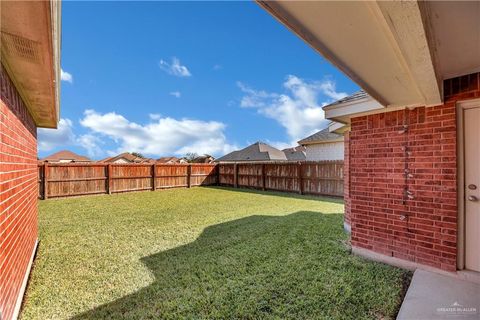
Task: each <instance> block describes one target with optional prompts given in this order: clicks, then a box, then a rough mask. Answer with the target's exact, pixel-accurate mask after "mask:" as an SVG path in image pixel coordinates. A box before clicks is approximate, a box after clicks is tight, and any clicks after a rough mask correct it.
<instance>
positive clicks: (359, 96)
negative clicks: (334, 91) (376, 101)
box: [324, 90, 370, 108]
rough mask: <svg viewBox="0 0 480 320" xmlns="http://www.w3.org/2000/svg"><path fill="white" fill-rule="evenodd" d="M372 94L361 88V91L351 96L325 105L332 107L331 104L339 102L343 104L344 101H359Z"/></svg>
mask: <svg viewBox="0 0 480 320" xmlns="http://www.w3.org/2000/svg"><path fill="white" fill-rule="evenodd" d="M369 97H370V95H369V94H368V93H366V92H365V91H363V90H360V91H357V92H355V93H353V94H351V95H349V96H346V97H345V98H342V99H340V100H337V101H335V102H332V103H330V104H327V105H326V106H324V108H325V107H330V106H334V105H337V104H342V103H347V102H354V101H357V100H362V99H365V98H369Z"/></svg>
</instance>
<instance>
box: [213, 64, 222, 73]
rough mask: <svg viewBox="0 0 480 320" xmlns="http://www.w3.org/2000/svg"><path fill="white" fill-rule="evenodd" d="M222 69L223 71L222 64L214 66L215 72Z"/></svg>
mask: <svg viewBox="0 0 480 320" xmlns="http://www.w3.org/2000/svg"><path fill="white" fill-rule="evenodd" d="M221 69H223V67H222V65H221V64H216V65H214V66H213V70H215V71H218V70H221Z"/></svg>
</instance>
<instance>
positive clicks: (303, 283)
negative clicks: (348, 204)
mask: <svg viewBox="0 0 480 320" xmlns="http://www.w3.org/2000/svg"><path fill="white" fill-rule="evenodd" d="M342 212H343V203H342V201H340V200H334V199H329V198H318V197H307V196H295V195H287V194H280V193H271V192H253V191H252V192H250V191H242V190H233V189H225V188H192V189H176V190H167V191H157V192H141V193H127V194H119V195H112V196H107V195H105V196H91V197H83V198H69V199H59V200H47V201H41V202H40V213H39V229H40V241H41V242H40V246H39V249H38V254H37V257H36V260H35V265H34V269H33V272H32V275H31V279H30V282H29V286H28V289H27V294H26V300H25V303H24V306H23V311H22V314H21V316H22V318H23V319H65V318H74V319H104V318H108V319H121V318H124V319H178V318H180V319H184V318H187V319H207V318H208V319H230V318H242V319H264V318H271V319H287V318H290V319H319V318H320V319H322V318H323V319H385V318H386V319H388V318H394V317H395V314H396V312H397V309H398V307H399V305H400V303H401V298H402V290H403V289H402V285H403V283H404V281H405V279H407V278H408V277H409V273H407V272H406V271H403V270H400V269H396V268H393V267H390V266H386V265H383V264H379V263H374V262H369V261H366V260H363V259H361V258H359V257H355V256H353V255H351V254H350V250H349V247H348V244H347V239H348V236H347V235H346V234H345V233H344V231H343V229H342V218H343V216H342Z"/></svg>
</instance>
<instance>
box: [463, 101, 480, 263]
mask: <svg viewBox="0 0 480 320" xmlns="http://www.w3.org/2000/svg"><path fill="white" fill-rule="evenodd" d="M463 119H464V129H465V135H464V141H465V144H464V146H465V178H464V179H465V180H464V181H465V268H466V269H469V270H473V271H478V272H480V105H479V107H477V108H470V109H465V110H464V117H463Z"/></svg>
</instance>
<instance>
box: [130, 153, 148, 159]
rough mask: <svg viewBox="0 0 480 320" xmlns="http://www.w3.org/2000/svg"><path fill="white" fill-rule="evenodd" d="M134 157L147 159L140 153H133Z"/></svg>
mask: <svg viewBox="0 0 480 320" xmlns="http://www.w3.org/2000/svg"><path fill="white" fill-rule="evenodd" d="M132 156H135V157H137V158H142V159H145V157H144V156H143V154H141V153H139V152H132Z"/></svg>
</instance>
